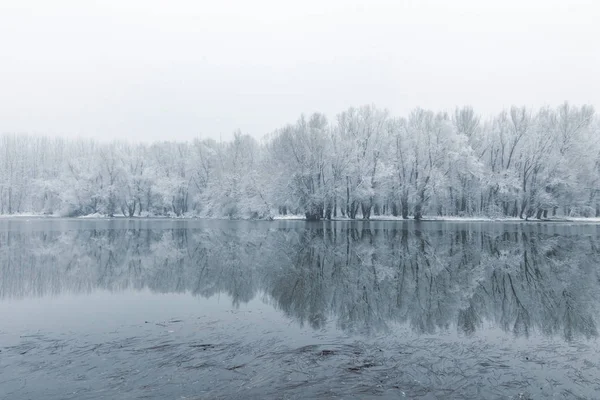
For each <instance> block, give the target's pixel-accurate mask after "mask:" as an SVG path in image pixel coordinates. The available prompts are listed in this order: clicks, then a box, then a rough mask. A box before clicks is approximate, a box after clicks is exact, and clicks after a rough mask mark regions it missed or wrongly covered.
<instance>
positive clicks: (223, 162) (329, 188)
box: [0, 103, 600, 220]
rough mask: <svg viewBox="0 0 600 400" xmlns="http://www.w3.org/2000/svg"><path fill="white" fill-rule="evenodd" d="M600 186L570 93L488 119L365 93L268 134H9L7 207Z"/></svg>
mask: <svg viewBox="0 0 600 400" xmlns="http://www.w3.org/2000/svg"><path fill="white" fill-rule="evenodd" d="M599 189H600V118H598V117H597V116H596V115H595V113H594V109H593V107H592V106H589V105H581V106H575V105H571V104H569V103H564V104H562V105H560V106H558V107H543V108H540V109H536V110H534V109H531V108H527V107H516V106H513V107H510V108H509V109H506V110H504V111H502V112H500V113H499V114H497V115H495V116H490V117H485V118H484V117H482V116H480V115H478V114H477V113H476V112H475V111H474V109H473V108H472V107H462V108H457V109H455V110H454V111H453V112H435V111H431V110H426V109H422V108H416V109H414V110H413V111H412V112H410V113H409V114H408V115H407V116H405V117H396V116H393V115H391V114H390V112H389V111H387V110H384V109H379V108H377V107H375V106H373V105H366V106H362V107H359V108H349V109H347V110H346V111H343V112H341V113H339V114H338V115H337V116H336V117H335V118H334V119H328V118H327V117H326V116H325V115H324V114H321V113H314V114H312V115H308V116H306V115H302V116H300V117H299V119H298V120H297V121H296V122H295V123H292V124H289V125H286V126H283V127H281V128H280V129H278V130H276V131H275V132H272V133H269V134H267V135H265V136H264V137H263V138H262V139H260V140H258V139H255V138H254V137H252V136H250V135H246V134H243V133H242V132H239V131H238V132H236V133H235V134H234V136H233V139H232V140H230V141H216V140H213V139H206V138H197V139H195V140H193V141H188V142H175V141H164V142H154V143H130V142H125V141H122V142H121V141H114V142H103V141H97V140H89V139H64V138H55V137H44V136H33V135H26V134H3V135H2V136H0V214H22V213H34V214H40V215H57V216H68V217H74V216H85V215H104V216H109V217H112V216H126V217H134V216H172V217H205V218H231V219H272V218H274V217H276V216H278V215H302V216H304V217H305V218H306V219H308V220H320V219H334V218H338V219H339V218H344V219H369V218H371V217H372V216H394V217H401V218H414V219H417V220H418V219H421V218H424V217H427V216H459V217H462V216H464V217H468V216H486V217H490V218H503V217H513V218H516V217H518V218H524V219H529V218H537V219H543V218H549V217H552V216H581V217H598V216H600V197H599Z"/></svg>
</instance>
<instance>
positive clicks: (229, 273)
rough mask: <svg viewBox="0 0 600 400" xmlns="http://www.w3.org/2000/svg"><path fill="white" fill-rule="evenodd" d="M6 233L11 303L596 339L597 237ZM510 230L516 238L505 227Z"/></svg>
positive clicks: (347, 229) (322, 227) (228, 229)
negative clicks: (116, 304) (260, 302)
mask: <svg viewBox="0 0 600 400" xmlns="http://www.w3.org/2000/svg"><path fill="white" fill-rule="evenodd" d="M260 227H261V228H256V229H255V228H253V227H252V225H251V224H242V225H239V226H238V225H236V224H234V223H227V224H224V225H222V226H220V225H219V224H212V225H210V226H207V227H204V228H203V227H200V228H198V227H195V228H190V227H186V226H185V224H184V225H178V226H176V227H175V228H174V229H173V228H171V229H152V228H151V225H150V226H149V227H141V226H126V227H122V226H116V227H113V228H111V229H107V228H101V229H97V228H95V229H75V230H62V231H61V230H58V231H57V230H49V231H35V230H31V231H25V230H22V229H21V230H10V229H8V230H6V229H5V230H3V231H1V232H0V298H3V299H7V298H22V297H31V296H47V295H56V294H60V293H63V292H70V293H88V292H91V291H94V290H96V289H105V290H109V291H123V290H132V289H133V290H140V289H143V288H148V289H150V290H152V291H156V292H161V293H162V292H188V291H189V292H191V293H193V294H194V295H199V296H204V297H208V296H212V295H214V294H217V293H227V294H228V295H229V296H231V297H232V298H233V302H234V305H240V304H242V303H246V302H248V301H250V300H252V299H253V298H255V297H256V296H262V298H263V299H264V301H266V302H268V303H270V304H272V305H273V306H274V307H276V308H278V309H280V310H281V311H282V312H284V313H285V314H286V315H287V316H289V317H290V318H292V319H294V320H296V321H298V322H299V323H300V324H302V325H304V324H308V325H310V326H311V327H313V328H315V329H318V328H321V327H324V326H325V325H326V324H327V323H328V322H335V323H336V324H337V325H338V326H339V327H340V328H342V329H343V330H345V331H348V332H362V333H369V332H373V331H381V330H386V329H390V328H391V327H392V326H393V324H396V323H400V324H408V325H409V326H410V327H411V328H412V329H413V330H414V331H415V332H416V333H422V334H433V333H437V332H440V331H444V330H452V329H457V330H458V331H459V332H460V333H461V334H466V335H471V334H474V333H476V332H477V331H478V329H480V328H481V327H482V326H484V325H492V326H496V327H500V328H501V329H502V330H504V331H506V332H511V333H513V334H514V335H516V336H524V337H526V336H528V335H529V334H530V333H532V332H533V331H535V332H538V333H542V334H544V335H549V336H555V335H559V336H562V337H563V338H564V339H565V340H568V341H569V340H572V339H573V338H575V337H580V336H581V337H587V338H590V337H596V336H597V335H598V329H597V321H596V319H597V315H596V312H595V310H596V309H597V308H598V304H599V294H600V293H599V290H598V288H599V275H598V269H597V266H598V265H599V264H598V261H599V254H600V252H599V249H598V246H597V245H596V241H597V239H598V234H597V231H596V230H595V229H592V233H591V234H590V233H589V232H588V233H587V234H578V233H573V232H568V229H566V230H565V229H562V228H560V227H552V228H548V227H540V226H537V228H536V227H533V228H531V227H528V226H527V225H525V226H521V225H511V226H509V227H508V228H506V227H505V226H503V225H501V226H500V227H498V226H493V225H492V226H490V225H489V224H480V225H468V224H421V225H415V224H377V223H375V222H373V223H364V224H363V223H318V224H314V225H313V224H304V223H298V224H296V225H293V224H289V223H288V224H278V223H274V224H272V225H264V224H263V225H260ZM505 228H506V229H505Z"/></svg>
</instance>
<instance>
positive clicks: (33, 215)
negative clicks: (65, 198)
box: [0, 213, 52, 218]
mask: <svg viewBox="0 0 600 400" xmlns="http://www.w3.org/2000/svg"><path fill="white" fill-rule="evenodd" d="M45 217H52V215H44V214H36V213H16V214H0V218H45Z"/></svg>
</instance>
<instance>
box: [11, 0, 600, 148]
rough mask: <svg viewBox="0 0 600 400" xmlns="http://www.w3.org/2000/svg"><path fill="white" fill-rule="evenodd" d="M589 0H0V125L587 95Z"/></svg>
mask: <svg viewBox="0 0 600 400" xmlns="http://www.w3.org/2000/svg"><path fill="white" fill-rule="evenodd" d="M599 45H600V1H595V0H588V1H582V0H568V1H567V0H561V1H555V0H521V1H518V0H496V1H487V0H454V1H449V0H448V1H443V0H438V1H433V0H414V1H408V0H407V1H383V0H377V1H373V0H371V1H355V0H331V1H327V0H321V1H319V0H302V1H300V0H296V1H293V2H292V1H284V0H239V1H232V0H211V1H202V0H200V1H184V0H163V1H158V0H102V1H100V0H98V1H91V0H79V1H65V0H38V1H33V0H14V1H11V0H0V132H26V133H34V134H50V135H61V136H82V137H96V138H100V139H113V138H121V139H122V138H128V139H131V140H145V141H149V140H165V139H180V140H187V139H191V138H193V137H197V136H201V137H214V138H218V137H219V135H221V136H222V137H223V138H224V139H227V138H230V137H231V133H232V131H233V130H234V129H236V128H239V129H241V130H242V132H244V133H249V134H252V135H254V136H256V137H257V138H258V137H261V136H262V135H264V134H266V133H269V132H271V131H272V130H274V129H276V128H278V127H280V126H281V125H283V124H285V123H288V122H293V121H295V120H296V118H297V117H298V116H299V115H300V113H302V112H305V113H310V112H313V111H321V112H325V113H326V114H327V115H328V116H329V117H331V118H333V117H334V116H335V114H336V113H338V112H340V111H342V110H343V109H345V108H347V107H349V106H359V105H362V104H367V103H374V104H376V105H377V106H379V107H382V108H384V107H385V108H388V109H390V110H391V111H392V112H393V113H394V114H398V115H402V114H406V113H407V112H408V111H409V110H410V109H412V108H413V107H415V106H422V107H427V108H433V109H447V110H450V109H452V108H454V106H456V105H464V104H471V105H473V106H474V107H475V108H476V110H478V111H479V112H481V113H484V114H488V113H492V112H494V113H495V112H497V111H500V110H501V109H502V108H504V107H507V106H509V105H511V104H513V103H516V104H521V105H527V106H534V107H538V106H541V105H545V104H550V105H558V104H559V103H561V102H563V101H564V100H569V101H570V102H572V103H591V104H593V105H596V106H598V105H599V104H600V76H599V74H600V50H599Z"/></svg>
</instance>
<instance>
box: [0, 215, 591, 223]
mask: <svg viewBox="0 0 600 400" xmlns="http://www.w3.org/2000/svg"><path fill="white" fill-rule="evenodd" d="M10 218H60V216H59V215H46V214H36V213H18V214H0V219H10ZM77 218H81V219H106V218H111V217H109V216H108V215H106V214H101V213H94V214H88V215H82V216H79V217H77ZM113 218H136V219H137V218H140V219H144V218H161V219H163V218H164V219H229V218H214V217H211V218H209V217H203V216H198V215H182V216H179V217H175V216H158V215H149V214H147V213H146V214H145V215H142V216H135V217H124V216H122V215H116V216H114V217H113ZM273 219H274V220H276V221H298V220H300V221H304V220H305V219H306V218H305V216H304V215H302V214H287V215H275V216H274V217H273ZM370 220H371V221H407V220H404V219H403V218H402V217H400V216H393V215H373V216H371V218H370ZM411 220H412V221H414V218H413V217H412V216H410V217H409V219H408V221H411ZM333 221H351V219H350V218H348V217H342V216H338V217H336V218H333ZM356 221H364V220H363V219H362V218H357V219H356ZM423 221H456V222H494V221H495V222H525V220H524V219H520V218H517V217H498V218H492V217H485V216H480V217H476V216H473V217H456V216H424V217H423ZM529 222H576V223H594V224H600V217H590V218H586V217H562V216H561V217H550V218H546V219H543V220H538V219H535V218H530V219H529Z"/></svg>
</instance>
